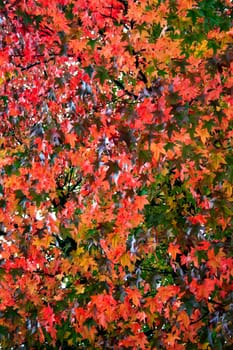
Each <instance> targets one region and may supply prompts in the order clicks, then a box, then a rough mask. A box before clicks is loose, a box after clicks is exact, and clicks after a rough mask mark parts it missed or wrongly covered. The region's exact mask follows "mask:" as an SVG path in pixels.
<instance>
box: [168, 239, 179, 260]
mask: <svg viewBox="0 0 233 350" xmlns="http://www.w3.org/2000/svg"><path fill="white" fill-rule="evenodd" d="M168 253H169V254H170V255H171V257H172V259H173V260H176V256H177V254H181V250H180V246H179V244H178V245H177V244H173V243H170V244H169V247H168Z"/></svg>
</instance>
